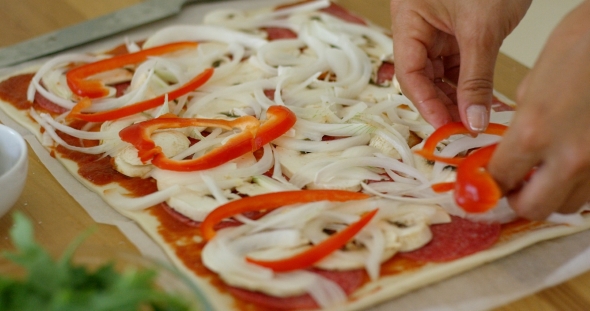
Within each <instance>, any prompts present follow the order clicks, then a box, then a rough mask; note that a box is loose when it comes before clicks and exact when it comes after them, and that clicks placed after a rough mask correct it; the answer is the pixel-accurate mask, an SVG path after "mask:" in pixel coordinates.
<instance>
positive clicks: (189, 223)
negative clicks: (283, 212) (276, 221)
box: [160, 202, 264, 230]
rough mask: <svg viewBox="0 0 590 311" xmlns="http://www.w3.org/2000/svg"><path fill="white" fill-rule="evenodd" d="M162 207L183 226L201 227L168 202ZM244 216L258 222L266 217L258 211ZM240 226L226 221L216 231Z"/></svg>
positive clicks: (235, 221)
mask: <svg viewBox="0 0 590 311" xmlns="http://www.w3.org/2000/svg"><path fill="white" fill-rule="evenodd" d="M160 206H161V207H162V208H163V209H164V211H166V213H168V215H170V216H171V217H172V218H174V220H176V221H178V222H180V223H182V224H183V225H187V226H190V227H199V226H200V225H201V222H200V221H196V220H192V219H190V218H188V217H186V216H184V215H183V214H181V213H179V212H177V211H176V210H175V209H174V208H172V207H171V206H170V205H168V204H167V203H166V202H162V203H160ZM244 216H245V217H247V218H250V219H252V220H256V219H258V218H260V217H262V216H264V213H261V212H256V211H255V212H248V213H244ZM240 225H242V223H241V222H239V221H237V220H225V221H222V222H220V223H218V224H217V225H215V227H214V229H215V230H221V229H223V228H229V227H236V226H240Z"/></svg>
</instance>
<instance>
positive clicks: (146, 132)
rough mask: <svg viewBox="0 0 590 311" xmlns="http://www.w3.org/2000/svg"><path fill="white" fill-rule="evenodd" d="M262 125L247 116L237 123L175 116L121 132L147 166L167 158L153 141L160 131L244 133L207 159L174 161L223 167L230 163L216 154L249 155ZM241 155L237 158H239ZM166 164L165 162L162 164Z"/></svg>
mask: <svg viewBox="0 0 590 311" xmlns="http://www.w3.org/2000/svg"><path fill="white" fill-rule="evenodd" d="M259 124H260V122H259V121H258V119H256V118H254V117H252V116H244V117H240V118H237V119H235V120H221V119H201V118H190V119H189V118H179V117H177V116H175V115H171V114H166V115H163V116H161V117H159V118H156V119H151V120H148V121H143V122H139V123H135V124H133V125H130V126H128V127H126V128H124V129H123V130H121V131H120V132H119V137H121V140H123V141H126V142H128V143H130V144H132V145H133V146H134V147H135V148H136V149H137V154H138V156H139V158H140V159H141V160H142V161H143V162H144V163H145V162H148V161H150V160H152V161H153V160H154V159H155V158H156V157H158V156H159V155H161V154H163V152H162V148H161V147H160V146H157V145H156V143H155V142H154V141H153V140H152V138H151V135H152V133H153V132H155V131H156V130H159V129H172V128H184V127H190V126H199V127H201V126H202V127H218V128H222V129H225V130H233V129H236V128H237V129H240V130H241V133H240V134H238V135H236V136H235V137H233V138H232V139H230V140H229V141H228V142H227V143H226V144H225V145H223V146H221V147H219V148H217V149H215V150H217V152H216V151H215V150H213V151H212V152H210V153H208V154H207V155H205V156H203V157H200V158H196V159H192V160H178V161H176V160H170V161H176V162H181V163H182V162H185V163H186V162H187V161H189V162H193V163H194V162H195V161H196V160H199V161H204V162H207V164H208V165H209V166H210V167H214V166H217V165H220V164H223V163H225V162H227V161H224V160H225V159H219V158H215V157H212V156H211V155H212V154H218V153H221V154H224V153H225V154H226V156H234V154H236V153H241V152H244V153H246V152H249V151H250V149H251V148H250V146H251V143H250V142H251V140H252V139H253V138H254V133H255V131H256V129H257V128H258V127H259ZM244 142H246V143H245V144H244ZM238 156H239V155H235V157H238ZM162 162H165V161H162Z"/></svg>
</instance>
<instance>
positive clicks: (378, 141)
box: [369, 135, 401, 160]
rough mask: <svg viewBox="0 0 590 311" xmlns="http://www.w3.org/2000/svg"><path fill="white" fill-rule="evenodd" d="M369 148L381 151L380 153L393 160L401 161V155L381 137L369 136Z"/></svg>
mask: <svg viewBox="0 0 590 311" xmlns="http://www.w3.org/2000/svg"><path fill="white" fill-rule="evenodd" d="M371 136H372V137H371V140H370V141H369V146H371V147H373V148H375V149H377V150H379V151H381V153H383V154H385V155H388V156H390V157H392V158H394V159H398V160H399V159H401V155H400V153H399V151H397V149H395V147H394V146H393V144H391V143H390V142H389V141H387V140H386V139H385V138H384V137H383V136H381V135H371Z"/></svg>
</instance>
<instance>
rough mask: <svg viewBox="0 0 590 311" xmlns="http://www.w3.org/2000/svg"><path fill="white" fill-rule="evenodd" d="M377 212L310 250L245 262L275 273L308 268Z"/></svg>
mask: <svg viewBox="0 0 590 311" xmlns="http://www.w3.org/2000/svg"><path fill="white" fill-rule="evenodd" d="M378 211H379V210H378V209H375V210H372V211H371V212H369V213H366V214H365V215H363V216H362V217H361V219H360V220H359V221H357V222H355V223H353V224H351V225H350V226H348V227H346V229H344V230H342V231H339V232H337V233H335V234H333V235H331V236H330V237H329V238H327V239H325V240H324V241H322V242H320V243H318V244H316V245H313V246H312V247H311V248H308V249H307V250H305V251H303V252H301V253H299V254H296V255H294V256H292V257H289V258H284V259H279V260H272V261H266V260H257V259H252V258H248V257H246V261H248V262H251V263H253V264H257V265H259V266H262V267H266V268H269V269H272V270H273V271H275V272H288V271H294V270H299V269H305V268H309V267H311V266H312V265H313V264H314V263H316V262H318V261H320V260H322V259H323V258H325V257H327V256H328V255H330V254H332V253H333V252H335V251H336V250H338V249H340V248H341V247H343V246H344V245H346V243H348V241H350V240H351V239H352V238H353V237H354V236H355V235H356V234H357V233H359V232H360V231H361V229H363V228H364V227H365V226H366V225H367V224H368V223H369V221H371V219H372V218H373V216H375V214H377V212H378Z"/></svg>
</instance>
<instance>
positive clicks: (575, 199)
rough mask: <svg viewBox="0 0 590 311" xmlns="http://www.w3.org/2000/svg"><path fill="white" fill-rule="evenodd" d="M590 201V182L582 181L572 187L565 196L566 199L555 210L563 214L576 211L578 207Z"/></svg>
mask: <svg viewBox="0 0 590 311" xmlns="http://www.w3.org/2000/svg"><path fill="white" fill-rule="evenodd" d="M589 201H590V182H583V183H580V184H579V185H577V187H575V188H574V190H573V191H572V193H571V194H570V195H569V196H568V197H567V198H566V201H565V202H564V203H563V205H562V206H561V207H559V208H558V209H557V212H559V213H563V214H570V213H576V212H578V211H579V210H580V208H581V207H582V206H583V205H584V204H586V203H587V202H589Z"/></svg>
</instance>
